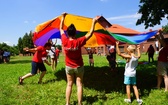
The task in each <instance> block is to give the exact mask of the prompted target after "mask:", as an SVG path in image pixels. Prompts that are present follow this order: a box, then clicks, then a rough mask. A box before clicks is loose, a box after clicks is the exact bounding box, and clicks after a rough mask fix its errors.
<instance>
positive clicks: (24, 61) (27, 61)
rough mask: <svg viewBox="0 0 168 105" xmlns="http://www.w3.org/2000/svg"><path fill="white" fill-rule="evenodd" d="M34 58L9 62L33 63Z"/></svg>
mask: <svg viewBox="0 0 168 105" xmlns="http://www.w3.org/2000/svg"><path fill="white" fill-rule="evenodd" d="M31 62H32V60H15V61H14V60H13V61H10V62H8V64H17V63H31Z"/></svg>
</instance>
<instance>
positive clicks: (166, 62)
mask: <svg viewBox="0 0 168 105" xmlns="http://www.w3.org/2000/svg"><path fill="white" fill-rule="evenodd" d="M159 35H160V36H158V35H156V36H155V37H156V38H157V39H158V40H159V42H160V43H161V45H162V46H163V47H162V48H161V50H160V51H159V56H158V64H157V74H158V76H157V88H158V89H160V85H161V82H162V78H164V83H165V91H168V40H167V39H165V38H164V37H163V34H162V31H161V30H160V31H159Z"/></svg>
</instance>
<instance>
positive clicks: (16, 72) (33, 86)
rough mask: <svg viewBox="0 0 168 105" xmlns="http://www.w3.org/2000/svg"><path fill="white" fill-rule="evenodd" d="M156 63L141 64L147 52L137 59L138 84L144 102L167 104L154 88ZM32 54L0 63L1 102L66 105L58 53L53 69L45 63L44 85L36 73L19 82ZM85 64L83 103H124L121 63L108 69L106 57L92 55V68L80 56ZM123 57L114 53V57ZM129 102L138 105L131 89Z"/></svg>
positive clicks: (3, 104) (166, 94)
mask: <svg viewBox="0 0 168 105" xmlns="http://www.w3.org/2000/svg"><path fill="white" fill-rule="evenodd" d="M156 57H157V55H155V62H153V63H148V64H143V63H142V62H146V61H147V55H143V54H142V57H141V58H140V60H139V62H140V64H139V65H138V67H137V86H138V89H139V93H140V97H141V98H142V99H143V101H144V103H143V104H144V105H168V92H164V84H162V88H161V89H155V88H154V87H155V86H156V83H157V77H156ZM31 58H32V57H20V56H15V57H11V61H10V62H9V63H8V64H0V72H1V76H0V105H65V89H66V76H65V71H64V69H65V62H64V56H62V55H61V56H60V59H59V63H58V66H57V70H56V71H52V70H51V67H49V66H48V65H46V67H47V74H46V75H45V77H44V79H43V84H38V83H37V82H38V78H39V74H37V75H35V76H34V77H31V78H28V79H25V80H24V84H23V85H19V83H18V77H19V76H23V75H25V74H26V73H28V72H29V71H30V69H31ZM83 59H84V63H85V75H84V84H83V85H84V88H83V104H84V105H125V104H126V103H125V102H124V101H123V100H124V98H126V92H125V85H124V84H123V76H124V75H123V73H124V65H118V68H117V69H118V72H111V71H110V69H109V67H108V62H107V60H106V57H105V56H96V55H94V61H95V67H89V64H88V55H83ZM119 59H120V60H121V59H122V58H120V57H118V56H117V60H119ZM131 95H132V101H133V102H132V105H137V103H136V99H135V96H134V94H133V91H132V94H131ZM71 104H72V105H77V96H76V87H75V84H74V87H73V92H72V96H71Z"/></svg>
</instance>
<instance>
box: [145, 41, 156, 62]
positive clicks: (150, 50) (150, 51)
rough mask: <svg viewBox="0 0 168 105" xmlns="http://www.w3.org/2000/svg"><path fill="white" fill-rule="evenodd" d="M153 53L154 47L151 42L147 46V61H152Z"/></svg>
mask: <svg viewBox="0 0 168 105" xmlns="http://www.w3.org/2000/svg"><path fill="white" fill-rule="evenodd" d="M154 53H155V49H154V47H153V46H152V44H151V45H150V46H149V48H148V50H147V52H146V54H148V62H149V63H150V59H152V62H154V58H153V56H154Z"/></svg>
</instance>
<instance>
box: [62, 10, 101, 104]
mask: <svg viewBox="0 0 168 105" xmlns="http://www.w3.org/2000/svg"><path fill="white" fill-rule="evenodd" d="M66 14H67V13H63V14H62V19H61V23H60V34H61V41H62V46H63V48H64V49H63V50H64V52H65V65H66V67H65V71H66V77H67V87H66V105H70V97H71V92H72V86H73V83H74V81H75V80H76V86H77V97H78V105H82V95H83V75H84V63H83V59H82V54H81V47H82V46H84V45H85V44H86V41H87V40H88V39H89V38H90V37H91V36H92V34H93V32H94V27H95V24H96V22H97V19H98V17H96V18H93V21H92V25H91V28H90V31H89V32H88V33H87V34H86V35H85V36H83V37H79V38H76V28H75V26H74V24H70V26H68V28H67V30H66V31H67V36H66V34H65V33H64V30H63V26H64V19H65V17H66Z"/></svg>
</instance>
